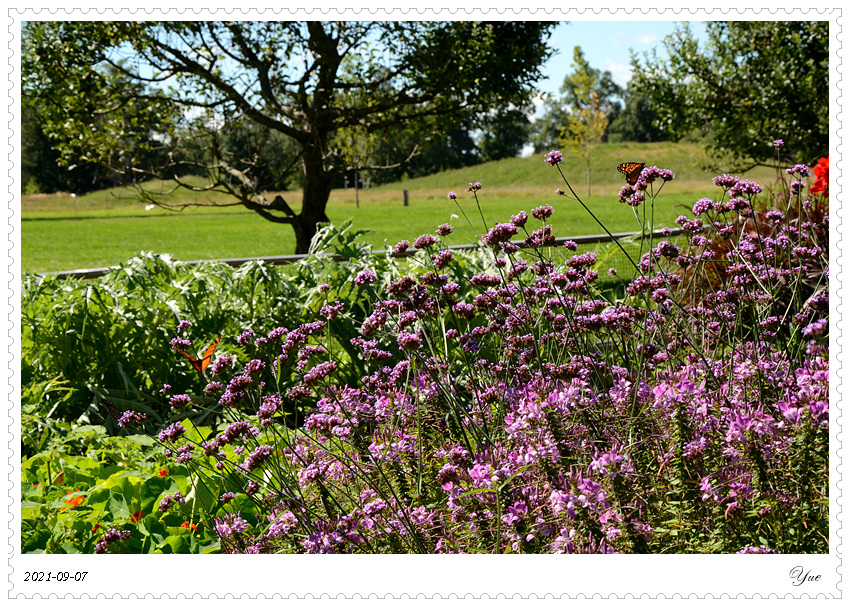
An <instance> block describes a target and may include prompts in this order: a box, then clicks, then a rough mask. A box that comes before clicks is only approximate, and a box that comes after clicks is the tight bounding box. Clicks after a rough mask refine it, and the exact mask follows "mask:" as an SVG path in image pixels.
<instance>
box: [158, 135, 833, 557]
mask: <svg viewBox="0 0 850 607" xmlns="http://www.w3.org/2000/svg"><path fill="white" fill-rule="evenodd" d="M546 161H547V162H549V163H550V164H552V165H555V164H559V163H560V162H561V161H562V157H561V155H560V153H558V152H554V151H553V152H551V153H550V154H549V155H547V160H546ZM797 172H798V173H799V171H797ZM673 177H674V175H673V173H672V172H671V171H666V170H662V169H658V168H657V167H649V168H647V169H644V171H643V172H642V174H641V176H640V178H639V179H638V180H637V183H636V184H635V185H634V186H626V187H625V188H623V190H622V191H621V200H624V201H625V202H628V203H629V204H635V205H636V204H641V203H643V202H645V201H646V200H651V201H652V202H653V204H654V196H655V194H654V193H653V194H652V196H650V197H647V196H645V190H647V188H648V185H649V184H650V183H653V181H655V180H662V181H669V180H670V179H673ZM714 183H715V184H716V185H718V186H719V187H721V188H722V189H723V194H722V196H719V197H718V199H714V198H704V199H701V200H698V201H696V202H695V203H694V204H693V208H692V211H693V217H689V216H684V215H683V216H681V217H679V218H678V219H677V220H676V223H677V224H678V225H681V226H682V228H683V230H684V232H685V236H684V237H683V238H681V239H678V240H677V239H675V238H674V237H672V236H670V231H667V232H665V234H666V235H665V237H664V238H663V239H657V238H654V239H653V240H652V242H651V244H650V245H649V246H647V245H646V244H644V245H643V247H642V253H643V254H642V256H641V258H640V259H636V260H635V268H634V273H631V272H623V271H621V272H609V275H610V276H612V277H614V276H616V278H608V277H605V278H604V279H601V278H600V277H599V273H601V272H602V271H603V270H605V269H607V268H605V267H604V266H602V263H601V261H600V259H601V260H603V261H604V259H605V257H602V256H599V257H598V256H597V255H596V254H595V253H594V252H584V253H581V254H573V255H571V256H567V258H566V259H564V257H563V256H562V254H563V251H564V249H559V250H560V253H557V254H555V253H554V252H550V251H546V254H545V255H543V254H541V252H542V251H541V249H540V247H542V246H544V245H550V244H552V243H553V242H554V235H553V234H552V228H551V226H550V225H548V224H544V225H543V226H542V227H540V228H539V229H538V230H535V231H534V232H532V233H531V234H528V238H527V239H526V241H525V243H524V246H523V248H522V249H521V248H519V247H517V246H515V245H512V244H510V239H511V238H512V237H513V236H514V235H516V234H517V232H518V230H519V229H521V228H524V226H525V225H526V223H527V221H528V214H526V213H525V212H521V213H518V214H516V215H514V216H513V217H512V218H511V221H510V222H509V223H501V224H496V225H495V226H494V227H493V228H492V229H491V230H489V232H488V234H487V235H486V236H484V237H483V240H484V242H485V243H486V244H488V245H490V246H491V247H492V248H489V249H485V252H486V253H487V257H486V259H487V260H488V262H487V263H488V264H489V265H484V266H483V267H482V266H480V265H479V266H474V269H473V270H471V271H470V270H469V269H468V268H466V267H464V266H463V265H461V264H460V263H459V260H460V259H461V257H462V255H461V254H459V253H458V254H454V255H453V254H451V253H448V252H447V251H437V252H433V253H431V254H430V255H429V257H428V258H427V259H430V261H431V263H430V264H428V263H424V264H420V265H421V266H422V269H421V270H419V271H418V273H417V270H407V269H405V270H404V271H400V272H398V273H396V274H393V275H391V276H388V277H387V279H386V280H385V281H383V282H382V284H384V285H386V292H385V293H379V294H378V297H385V298H386V299H380V300H378V301H376V302H374V303H373V304H372V307H371V309H366V310H365V311H364V313H363V316H362V317H361V318H363V320H362V324H361V331H360V335H357V336H356V337H353V338H352V337H351V336H350V334H349V335H347V336H346V338H345V339H346V340H347V343H345V344H342V345H343V348H342V349H341V350H345V354H344V355H341V356H340V355H339V354H338V353H337V352H336V351H334V350H333V347H332V346H328V345H327V343H328V341H329V340H327V339H326V338H327V336H326V334H325V329H326V327H327V324H326V323H324V322H318V323H305V324H302V325H301V326H299V327H296V328H295V329H293V330H291V331H286V332H285V333H281V335H279V336H278V338H277V340H276V343H277V344H278V345H279V347H280V351H279V352H280V353H279V354H277V355H276V358H274V359H273V360H272V363H271V366H272V367H273V368H274V370H275V371H276V372H277V373H278V374H279V375H280V379H277V380H276V381H277V382H278V383H277V384H275V388H274V390H278V391H279V392H278V391H273V390H267V389H266V388H265V387H264V386H263V385H260V384H259V383H258V381H256V380H254V379H252V375H255V374H254V373H251V372H248V371H247V370H246V372H245V373H244V374H243V375H237V376H235V377H234V378H232V379H231V380H230V382H229V383H228V385H227V389H226V390H225V395H228V394H230V395H231V397H232V398H233V399H234V402H238V403H239V404H242V403H245V404H247V403H255V404H254V405H253V407H252V409H251V410H252V411H254V413H255V415H256V418H257V419H258V420H259V422H258V425H259V426H260V427H261V428H262V430H260V429H258V428H256V427H255V426H253V425H251V424H249V423H248V422H247V421H244V420H238V421H236V422H234V423H232V424H230V425H229V426H227V427H226V428H225V430H224V431H223V432H222V433H221V434H220V435H219V436H218V437H216V438H212V439H210V440H208V441H206V442H204V443H203V444H202V445H201V447H202V449H203V450H204V454H205V455H207V456H212V457H215V458H217V461H218V463H217V464H216V466H217V467H218V466H219V465H220V466H222V469H223V468H225V467H227V465H228V462H230V460H229V459H228V458H232V457H233V455H232V454H233V453H235V454H236V455H237V456H239V457H240V458H241V463H240V462H232V469H235V470H236V472H237V473H238V474H239V475H241V478H242V479H243V480H241V481H240V483H239V487H240V488H232V490H230V489H231V487H228V489H229V491H228V492H227V493H224V494H223V495H222V498H221V500H222V501H224V502H227V501H231V500H233V499H235V498H236V497H237V496H238V495H239V494H240V492H242V491H244V492H245V493H246V494H248V495H251V496H252V500H255V503H261V504H263V505H264V507H267V508H268V510H267V511H266V512H265V514H266V516H265V517H259V518H258V522H257V523H256V524H254V523H253V520H254V519H253V518H252V519H250V520H251V521H252V524H251V525H249V524H248V522H247V521H246V519H244V518H242V516H241V515H240V514H229V515H226V516H225V517H220V518H218V519H216V524H215V528H216V531H217V533H218V535H219V537H220V538H221V541H222V546H223V550H225V551H227V552H242V553H258V552H306V553H354V552H375V551H385V552H419V553H425V552H431V553H464V552H499V553H503V552H505V551H511V552H514V553H539V552H557V553H570V554H579V553H604V554H609V553H614V552H621V553H646V552H660V551H665V552H677V551H682V552H689V551H700V550H704V549H706V547H707V546H709V547H710V548H711V549H712V550H715V551H722V552H738V553H767V552H786V551H790V550H799V551H806V552H818V551H820V552H822V551H824V549H825V548H826V545H825V540H824V539H823V538H825V537H827V536H828V533H824V530H825V526H824V521H825V520H826V518H825V509H824V506H823V504H825V503H826V501H825V496H826V488H827V486H826V480H827V479H828V475H827V464H828V446H829V363H828V360H829V356H828V341H829V339H828V335H829V333H828V331H829V322H828V312H829V297H828V259H827V254H828V246H827V245H828V240H827V238H828V229H827V228H828V217H827V216H826V214H825V213H822V214H820V215H818V214H817V212H816V210H815V209H812V207H811V205H810V206H809V207H806V206H805V205H802V204H799V205H787V206H782V207H781V208H780V207H776V208H774V207H772V206H768V207H765V206H764V204H763V203H762V201H761V197H760V196H759V194H760V192H762V187H761V186H760V185H758V184H756V183H754V182H751V181H748V180H744V179H741V178H739V177H730V176H728V175H722V176H720V177H717V178H716V179H715V180H714ZM479 188H480V184H476V183H473V184H470V189H469V191H473V192H476V191H478V189H479ZM450 198H451V195H450ZM551 214H552V207H550V206H548V205H547V206H543V207H539V208H537V209H534V210H533V211H532V212H531V213H530V215H531V216H532V217H535V218H537V219H540V220H542V221H544V222H545V221H546V220H547V219H548V218H549V217H550V216H551ZM449 232H450V229H449V228H448V227H447V226H440V228H438V229H437V234H439V235H440V236H445V235H447V234H448V233H449ZM426 236H427V238H426ZM404 242H405V246H404V247H403V248H402V249H401V250H402V251H403V250H405V249H406V248H407V247H408V246H409V244H408V243H406V241H404ZM435 242H436V239H435V237H434V236H429V235H423V236H421V237H420V238H419V239H417V241H416V243H415V244H414V247H415V248H417V249H422V248H428V247H430V246H432V245H433V244H434V243H435ZM400 244H401V243H400ZM499 245H501V246H499ZM564 247H565V249H566V250H569V251H573V252H575V251H576V250H577V245H576V244H575V243H573V242H568V243H566V244H565V245H564ZM397 249H398V247H397ZM397 252H398V251H397ZM427 259H426V262H427ZM420 261H421V260H420ZM399 263H401V262H399ZM482 263H483V262H482ZM398 267H402V266H401V265H400V266H398ZM612 270H613V269H612ZM405 272H408V273H405ZM440 272H445V273H440ZM366 276H367V275H366V274H365V272H361V273H360V274H358V278H357V279H355V282H357V281H358V279H359V280H360V282H357V284H375V283H376V282H377V275H375V274H374V273H372V274H371V275H369V276H368V279H367V278H366ZM361 277H363V278H361ZM603 280H608V281H609V282H610V281H612V280H613V281H616V282H617V284H618V285H619V284H620V281H622V283H623V284H622V286H619V287H618V288H620V289H622V290H621V291H619V294H618V295H616V296H612V295H611V294H610V293H609V292H607V291H606V287H605V285H604V284H602V281H603ZM357 291H358V292H365V291H369V292H370V294H369V296H372V295H371V291H372V289H358V290H357ZM334 305H335V304H334V303H333V302H331V303H328V304H327V306H328V308H327V310H326V311H328V310H331V309H335V308H334ZM353 305H354V304H352V307H353ZM338 313H339V314H342V313H343V311H342V309H340V310H338ZM325 316H326V317H327V318H329V319H330V317H331V316H333V314H325ZM328 333H331V331H328ZM275 347H278V346H275ZM352 347H353V350H352ZM269 349H271V344H269ZM341 350H340V351H341ZM332 353H333V354H334V355H335V356H334V357H333V358H331V354H332ZM347 356H350V357H351V359H354V360H353V362H352V363H351V364H349V363H348V362H347V360H348V359H347V358H346V357H347ZM317 359H318V360H319V361H318V362H315V361H316V360H317ZM314 363H315V364H314ZM252 364H254V363H253V362H251V363H248V365H247V366H246V369H247V368H248V367H251V365H252ZM311 364H312V365H313V366H311ZM254 366H256V367H259V366H258V365H254ZM354 367H357V369H358V370H359V371H360V373H359V375H358V376H357V377H358V378H359V381H354V382H352V381H350V379H349V378H350V377H351V376H350V375H346V378H347V379H346V380H345V381H343V380H342V379H341V378H342V376H343V373H348V372H351V370H352V369H353V368H354ZM261 370H262V369H259V371H261ZM259 371H257V373H259ZM269 383H270V385H271V382H269ZM249 387H250V390H248V388H249ZM255 390H256V392H255ZM294 397H298V398H309V399H310V400H309V403H310V411H309V414H308V415H307V416H306V419H305V420H304V423H303V426H302V427H301V428H300V429H299V430H298V431H297V432H291V433H286V434H281V433H279V432H278V431H277V430H278V428H276V426H275V425H274V424H273V421H272V420H274V419H276V418H277V419H279V416H281V414H282V412H284V411H285V410H286V408H287V407H286V406H285V402H286V401H285V399H286V398H294ZM175 398H176V397H175ZM233 412H234V414H237V413H238V411H237V410H233ZM177 426H178V425H177V424H175V425H173V426H171V427H170V428H169V429H167V430H164V431H163V432H162V433H161V434H160V440H161V441H163V442H169V443H173V442H175V441H176V440H177V439H179V438H180V436H181V435H182V432H183V430H182V427H179V428H178V427H177ZM280 436H286V439H285V440H280V438H279V437H280ZM225 446H227V448H225ZM175 448H176V447H175ZM184 448H185V447H181V448H180V449H184ZM180 449H178V450H177V451H178V453H182V452H181V451H180ZM190 451H191V449H188V450H187V451H186V452H185V454H186V455H188V454H189V452H190ZM245 454H248V455H247V456H245ZM178 457H179V456H178ZM273 457H274V459H273ZM189 465H197V464H193V462H191V461H189ZM245 483H247V486H245V485H244V484H245ZM243 486H245V488H244V489H242V488H241V487H243ZM671 512H675V513H676V517H677V518H676V520H677V527H676V534H675V535H674V534H671V533H670V532H669V530H670V523H669V521H670V520H671V518H670V513H671ZM803 513H805V516H806V517H807V518H806V519H805V520H806V521H807V525H809V527H810V528H809V527H806V528H801V527H800V526H799V525H797V524H796V523H791V522H789V521H799V520H804V519H801V518H800V517H801V516H803ZM792 527H793V533H791V532H789V531H788V530H789V529H791V528H792ZM766 529H769V530H770V533H769V538H770V541H769V543H770V545H769V546H767V545H765V546H762V544H763V543H765V540H764V539H762V538H764V537H768V536H767V535H765V530H766ZM755 546H761V547H759V548H756V547H755Z"/></svg>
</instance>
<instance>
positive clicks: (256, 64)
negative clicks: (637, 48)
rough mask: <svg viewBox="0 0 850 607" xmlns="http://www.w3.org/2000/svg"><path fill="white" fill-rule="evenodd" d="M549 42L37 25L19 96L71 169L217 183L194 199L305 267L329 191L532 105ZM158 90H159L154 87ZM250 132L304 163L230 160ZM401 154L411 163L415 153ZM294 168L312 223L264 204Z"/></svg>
mask: <svg viewBox="0 0 850 607" xmlns="http://www.w3.org/2000/svg"><path fill="white" fill-rule="evenodd" d="M552 26H553V24H551V23H545V22H534V21H528V22H526V21H516V22H510V21H508V22H494V23H478V22H461V21H454V22H420V21H410V22H377V21H372V22H365V23H363V22H318V21H312V22H275V21H267V22H60V21H54V22H32V23H27V24H26V25H25V27H24V38H25V43H24V52H23V79H24V84H23V88H24V91H25V93H26V94H27V95H29V96H32V97H35V98H38V99H40V100H43V101H44V103H43V104H42V107H43V108H45V112H49V114H47V115H46V116H45V124H44V128H45V130H46V132H48V134H49V136H50V137H52V138H53V139H54V141H55V142H56V144H55V145H56V146H58V147H61V148H62V150H63V154H64V155H65V157H66V158H70V157H72V156H74V155H77V156H80V157H82V158H85V159H89V160H92V161H97V162H101V163H105V164H107V165H108V166H110V167H111V168H112V169H113V170H115V171H117V172H119V173H121V174H123V175H132V176H133V180H134V181H135V180H136V179H137V178H138V179H142V178H160V179H174V178H175V175H176V176H177V177H179V176H181V175H184V174H185V173H186V172H191V173H193V174H198V175H202V176H204V177H205V178H206V180H207V182H208V183H207V184H206V185H204V186H203V187H201V188H197V191H202V192H211V191H216V192H223V193H226V194H228V195H230V196H232V197H233V199H234V200H233V202H232V204H241V205H244V206H246V207H247V208H249V209H251V210H253V211H256V212H257V213H259V214H260V215H261V216H262V217H264V218H265V219H268V220H270V221H275V222H277V223H284V224H289V225H291V226H292V227H293V230H294V232H295V236H296V252H299V253H303V252H306V250H307V248H308V247H309V243H310V240H311V239H312V236H313V235H314V233H315V231H316V229H317V225H318V224H319V223H322V222H326V221H328V217H327V215H326V213H325V207H326V205H327V201H328V197H329V194H330V190H331V188H332V187H333V185H334V184H335V183H337V181H338V180H339V179H341V178H343V177H344V176H345V175H348V174H349V173H352V172H354V171H360V170H364V169H367V168H369V169H373V170H376V169H379V168H381V166H380V165H378V166H374V165H371V164H369V161H370V160H373V159H374V154H373V152H374V151H376V145H377V143H378V142H383V144H384V145H385V146H391V147H393V146H394V144H396V143H407V142H409V141H411V139H400V140H395V139H391V138H389V137H388V135H389V134H390V133H392V131H393V129H394V128H396V127H399V128H401V127H403V129H404V130H406V131H408V132H409V133H410V134H411V135H412V136H413V139H412V141H413V142H414V143H418V138H419V137H420V136H422V135H424V134H427V133H430V132H434V131H439V130H441V129H442V128H444V127H447V126H453V125H455V124H456V121H457V119H458V118H459V117H464V116H466V117H468V116H470V115H471V114H474V113H476V112H481V111H484V110H489V109H490V108H491V107H493V106H499V107H507V105H508V104H511V103H514V104H521V103H522V102H525V101H527V99H528V97H529V95H530V94H531V92H532V89H531V87H532V85H533V84H534V83H535V82H536V81H537V80H538V79H539V78H540V77H541V74H540V65H541V63H542V62H543V60H544V59H546V58H547V57H548V56H549V54H550V52H551V51H550V49H549V48H548V47H547V45H546V43H545V41H544V40H545V39H546V38H547V37H548V33H549V31H550V29H551V27H552ZM213 41H214V42H213ZM221 48H226V49H228V50H227V53H228V55H229V57H227V58H225V57H224V56H223V55H222V54H221V50H220V49H221ZM342 48H344V49H346V50H345V52H344V53H341V52H340V49H342ZM151 78H152V79H153V80H154V81H156V82H157V83H158V86H159V88H157V89H152V88H149V87H147V84H148V83H149V81H150V80H151ZM246 82H255V83H257V86H250V87H246V86H245V83H246ZM103 108H106V109H105V110H104V109H103ZM125 108H128V109H126V110H125ZM93 117H96V119H94V120H93V119H92V118H93ZM242 121H249V122H253V123H256V124H257V125H259V127H261V128H262V129H265V130H269V131H273V132H275V133H278V134H279V135H280V136H282V137H284V138H287V139H289V140H291V142H292V146H291V151H292V152H293V159H292V160H293V161H292V162H286V161H285V160H284V161H282V162H280V163H279V164H274V165H272V164H270V163H268V162H265V161H263V162H260V161H259V160H261V158H260V157H258V156H257V155H256V153H255V150H254V149H253V148H252V146H248V148H246V147H245V146H243V145H241V143H242V142H240V141H239V140H238V139H239V138H238V137H236V139H234V138H233V136H231V137H230V143H231V147H230V148H226V147H225V146H224V145H223V144H224V143H225V142H224V141H221V139H222V133H228V132H231V133H233V132H236V131H237V129H236V128H235V127H234V125H238V124H240V123H241V122H242ZM154 133H155V134H156V136H154ZM152 141H155V142H156V145H153V144H151V142H152ZM278 149H279V146H278ZM137 151H141V152H144V154H140V153H137ZM289 151H290V149H287V150H286V152H287V154H288V153H289ZM390 151H393V150H390ZM394 151H395V152H401V153H402V154H403V155H404V157H406V156H407V155H409V154H410V153H411V152H412V151H413V149H412V148H411V149H408V150H406V151H404V150H401V149H400V148H394ZM154 153H155V154H154ZM152 157H153V158H154V161H148V158H152ZM396 165H397V163H387V165H386V166H389V167H394V166H396ZM296 168H299V169H300V172H301V174H302V177H301V185H302V187H303V200H302V208H301V211H300V213H296V212H295V211H293V210H292V208H290V207H289V205H288V204H287V203H286V202H285V200H283V198H282V197H276V198H275V199H274V200H271V199H269V198H267V197H266V190H265V189H264V188H265V186H266V184H268V183H273V182H274V183H277V184H278V185H280V184H284V183H288V182H289V179H290V173H289V171H290V170H295V169H296ZM268 170H272V171H274V172H275V173H276V174H275V175H274V176H272V175H269V174H265V173H266V172H267V171H268ZM176 181H177V183H178V184H180V185H182V186H183V187H192V188H196V186H190V185H189V184H187V183H186V182H184V181H182V180H180V179H177V180H176ZM148 195H149V196H150V197H151V198H152V200H153V201H154V202H160V203H161V201H159V200H157V199H156V197H154V196H153V195H152V194H148Z"/></svg>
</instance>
